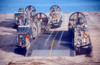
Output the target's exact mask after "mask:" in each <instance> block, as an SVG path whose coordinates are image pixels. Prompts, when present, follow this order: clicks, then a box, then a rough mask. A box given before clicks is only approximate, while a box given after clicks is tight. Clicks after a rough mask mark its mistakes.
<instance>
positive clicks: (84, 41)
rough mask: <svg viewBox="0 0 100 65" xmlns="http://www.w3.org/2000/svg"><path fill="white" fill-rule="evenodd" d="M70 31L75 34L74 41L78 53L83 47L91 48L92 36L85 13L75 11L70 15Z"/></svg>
mask: <svg viewBox="0 0 100 65" xmlns="http://www.w3.org/2000/svg"><path fill="white" fill-rule="evenodd" d="M68 27H69V31H70V32H71V33H72V34H73V41H72V42H73V43H74V49H75V51H76V53H80V52H81V50H80V49H81V48H85V47H86V48H89V49H91V48H90V44H91V41H90V36H89V34H88V29H87V21H86V17H85V15H83V14H82V13H81V12H75V13H73V14H72V15H71V16H70V17H69V24H68Z"/></svg>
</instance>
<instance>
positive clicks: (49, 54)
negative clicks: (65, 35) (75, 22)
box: [49, 32, 58, 56]
mask: <svg viewBox="0 0 100 65" xmlns="http://www.w3.org/2000/svg"><path fill="white" fill-rule="evenodd" d="M57 34H58V32H57V33H56V35H55V37H54V39H53V40H52V44H51V49H50V54H49V56H51V53H52V48H53V43H54V40H55V38H56V36H57Z"/></svg>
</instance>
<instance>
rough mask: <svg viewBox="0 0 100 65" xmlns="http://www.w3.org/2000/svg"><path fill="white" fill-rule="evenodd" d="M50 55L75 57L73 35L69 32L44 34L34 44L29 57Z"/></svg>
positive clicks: (48, 32) (47, 32)
mask: <svg viewBox="0 0 100 65" xmlns="http://www.w3.org/2000/svg"><path fill="white" fill-rule="evenodd" d="M54 38H55V39H54ZM53 41H54V42H53ZM52 44H53V45H52ZM50 53H51V56H74V48H73V43H72V37H71V33H70V32H68V31H46V32H44V33H42V34H41V35H40V36H39V37H38V38H37V39H36V40H34V41H33V42H32V45H31V47H30V49H29V51H28V56H50Z"/></svg>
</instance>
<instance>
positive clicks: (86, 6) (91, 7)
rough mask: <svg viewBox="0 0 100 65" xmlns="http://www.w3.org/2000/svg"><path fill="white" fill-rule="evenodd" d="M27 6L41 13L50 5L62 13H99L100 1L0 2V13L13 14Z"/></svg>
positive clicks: (23, 0) (40, 0) (27, 0)
mask: <svg viewBox="0 0 100 65" xmlns="http://www.w3.org/2000/svg"><path fill="white" fill-rule="evenodd" d="M28 5H33V6H35V7H36V9H37V12H43V13H47V12H49V9H50V7H51V6H52V5H58V6H60V8H61V10H62V12H77V11H79V12H88V11H100V0H0V13H14V12H17V11H18V9H19V8H25V7H26V6H28Z"/></svg>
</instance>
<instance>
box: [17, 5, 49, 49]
mask: <svg viewBox="0 0 100 65" xmlns="http://www.w3.org/2000/svg"><path fill="white" fill-rule="evenodd" d="M32 7H33V6H27V7H26V8H25V13H24V15H25V17H26V18H24V19H23V21H20V23H21V24H20V25H18V29H17V46H18V47H21V48H24V47H26V48H29V46H30V44H31V42H32V40H33V39H34V38H36V37H37V36H38V35H39V34H40V33H41V32H42V30H47V28H48V26H47V24H48V17H47V16H46V15H45V14H43V13H37V14H36V13H35V15H34V13H32V12H33V11H36V9H35V8H34V9H35V10H31V9H32ZM21 20H22V19H21ZM23 22H24V23H23Z"/></svg>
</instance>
